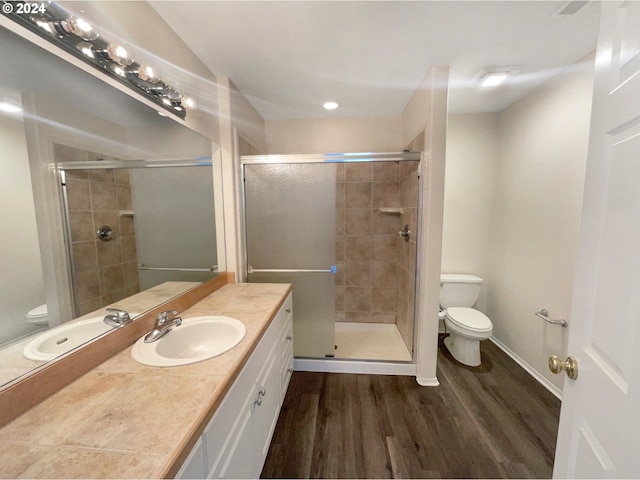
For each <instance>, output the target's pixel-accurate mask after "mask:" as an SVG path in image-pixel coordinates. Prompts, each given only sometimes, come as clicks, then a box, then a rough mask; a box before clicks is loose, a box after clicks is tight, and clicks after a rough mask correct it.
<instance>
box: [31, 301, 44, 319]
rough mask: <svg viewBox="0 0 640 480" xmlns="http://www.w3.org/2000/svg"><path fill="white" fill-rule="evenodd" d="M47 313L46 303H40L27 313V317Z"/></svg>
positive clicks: (38, 316)
mask: <svg viewBox="0 0 640 480" xmlns="http://www.w3.org/2000/svg"><path fill="white" fill-rule="evenodd" d="M48 314H49V312H48V310H47V304H46V303H45V304H43V305H40V306H38V307H36V308H34V309H32V310H29V313H27V318H43V317H46V316H47V315H48Z"/></svg>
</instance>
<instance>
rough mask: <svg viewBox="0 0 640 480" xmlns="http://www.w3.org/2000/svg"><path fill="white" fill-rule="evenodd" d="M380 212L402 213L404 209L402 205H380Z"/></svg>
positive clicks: (388, 213) (387, 213)
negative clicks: (388, 206) (387, 206)
mask: <svg viewBox="0 0 640 480" xmlns="http://www.w3.org/2000/svg"><path fill="white" fill-rule="evenodd" d="M379 210H380V213H384V214H386V215H402V214H403V213H404V209H403V208H402V207H392V208H383V207H380V209H379Z"/></svg>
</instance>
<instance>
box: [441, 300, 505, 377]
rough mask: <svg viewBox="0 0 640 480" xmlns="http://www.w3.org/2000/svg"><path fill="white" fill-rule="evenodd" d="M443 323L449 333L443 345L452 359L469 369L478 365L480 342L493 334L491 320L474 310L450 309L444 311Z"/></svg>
mask: <svg viewBox="0 0 640 480" xmlns="http://www.w3.org/2000/svg"><path fill="white" fill-rule="evenodd" d="M444 323H445V325H446V327H447V331H448V332H449V336H448V337H446V338H445V339H444V344H445V346H446V347H447V349H448V350H449V352H450V353H451V355H453V358H455V359H456V360H458V361H459V362H460V363H463V364H465V365H468V366H470V367H477V366H478V365H480V363H481V358H480V341H481V340H486V339H487V338H489V337H490V336H491V334H492V333H493V325H492V324H491V320H489V318H488V317H487V316H486V315H485V314H484V313H482V312H480V311H478V310H476V309H474V308H468V307H450V308H448V309H446V310H445V317H444Z"/></svg>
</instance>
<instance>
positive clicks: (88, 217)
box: [0, 27, 224, 388]
mask: <svg viewBox="0 0 640 480" xmlns="http://www.w3.org/2000/svg"><path fill="white" fill-rule="evenodd" d="M0 58H2V61H3V65H4V66H5V67H6V68H1V69H0V152H2V154H3V160H2V162H0V182H2V183H1V185H0V200H1V202H0V233H1V235H0V252H1V253H0V266H1V268H2V272H3V275H1V276H0V311H1V312H2V313H1V314H0V388H2V385H7V384H9V383H11V382H12V381H13V380H14V379H16V378H20V377H22V376H24V375H27V374H28V373H29V372H30V371H31V370H32V369H34V368H37V367H39V366H40V365H42V364H43V363H44V362H46V361H47V359H48V358H53V357H55V356H56V355H59V354H61V353H65V352H66V351H67V350H68V349H69V348H71V347H73V346H76V345H75V344H74V343H72V342H70V338H71V335H61V336H60V337H59V338H58V337H57V336H55V335H54V336H53V337H51V338H52V342H49V343H52V344H53V345H58V346H61V348H60V349H57V350H56V349H54V350H52V351H51V352H49V351H41V350H42V349H41V347H42V348H44V346H46V345H48V344H49V343H46V342H44V340H45V334H46V335H49V333H50V332H57V331H59V330H60V329H62V328H68V329H69V328H71V327H73V328H74V330H73V331H74V332H81V334H82V335H83V337H82V338H83V341H84V340H92V339H93V338H95V335H96V334H97V335H102V332H104V330H105V327H103V326H102V325H101V323H102V322H99V321H98V322H96V321H95V318H96V317H97V318H98V319H100V318H101V317H103V316H104V315H105V313H106V311H105V308H106V307H107V306H110V307H115V308H122V309H125V310H128V311H130V312H132V313H134V314H136V313H143V312H144V311H146V310H149V309H151V308H154V307H155V306H157V305H159V304H161V303H163V302H166V301H167V300H169V299H170V298H172V297H174V296H175V295H177V294H181V293H183V292H185V291H186V290H188V289H190V288H193V287H194V286H195V285H198V284H199V283H200V282H202V281H205V280H207V279H209V278H211V277H212V276H214V275H215V272H212V271H211V268H212V267H213V266H214V265H217V264H220V263H221V264H222V267H224V259H223V258H220V256H219V255H218V254H217V250H220V251H222V252H224V246H223V245H222V241H219V240H218V241H217V240H216V236H217V233H218V232H216V228H215V218H214V214H213V211H214V205H215V202H214V199H213V195H214V192H213V173H212V167H211V166H210V165H211V158H212V154H213V151H214V149H215V148H217V146H216V145H215V144H213V143H212V141H211V139H209V138H206V137H204V136H202V135H200V134H198V133H195V132H194V131H192V130H190V129H188V128H187V127H185V126H183V125H181V124H180V123H178V122H177V121H176V120H174V119H172V118H168V117H162V116H160V115H158V113H157V111H156V110H155V109H153V108H151V107H149V106H147V105H145V104H143V103H140V102H139V101H137V100H135V99H134V98H132V97H131V96H130V95H128V94H125V93H123V92H121V91H119V90H117V89H115V88H113V87H112V86H110V85H108V84H106V83H104V82H103V81H102V80H99V79H97V78H95V77H94V76H93V75H90V74H88V73H87V72H85V71H83V70H81V69H79V68H77V67H75V66H73V65H71V64H69V63H67V62H65V61H63V60H61V59H60V58H58V57H56V56H55V55H53V54H51V53H50V52H47V51H45V50H43V49H41V48H40V47H38V46H35V45H33V44H31V43H29V42H27V41H26V40H24V39H22V38H20V37H19V36H18V35H16V34H15V33H12V32H10V31H9V30H7V29H5V28H3V27H0ZM185 159H190V160H189V161H186V160H185ZM203 159H204V160H203ZM203 162H204V164H205V166H197V167H194V166H188V165H190V164H193V163H196V164H198V165H202V164H203ZM158 164H162V165H163V166H165V167H166V168H147V167H149V166H158ZM168 165H171V168H168V167H167V166H168ZM206 165H208V166H206ZM96 167H97V168H96ZM124 167H128V168H124ZM203 169H204V170H206V173H203ZM159 172H165V173H166V174H167V175H168V179H165V180H162V179H160V178H159V177H157V176H155V175H156V173H159ZM196 172H198V173H196ZM147 175H152V177H150V178H149V179H148V180H145V177H146V176H147ZM138 177H139V178H138ZM194 177H197V180H199V181H200V182H201V183H200V184H198V185H201V187H195V186H194V185H195V184H193V185H192V183H193V182H195V178H194ZM162 182H164V183H162ZM138 183H140V186H138ZM63 184H65V187H66V188H69V189H70V187H72V186H73V187H74V188H77V189H79V190H76V191H71V190H68V191H65V188H63ZM70 191H71V193H70ZM145 191H151V192H154V193H155V194H156V195H157V196H156V197H155V198H151V197H148V194H147V193H143V192H145ZM65 194H66V196H67V198H66V202H67V203H65ZM216 195H219V192H216ZM145 200H146V204H145V205H143V204H144V203H145ZM174 202H175V203H176V204H181V205H182V206H183V207H182V208H184V210H182V213H181V212H180V211H174V212H170V211H169V208H168V205H173V204H174ZM181 202H182V203H181ZM189 202H190V203H189ZM65 205H66V206H68V207H69V208H65ZM176 208H177V207H176ZM136 209H138V211H137V212H136ZM184 211H187V212H188V214H185V213H184ZM168 214H171V215H173V218H169V217H166V216H165V215H168ZM196 214H197V215H200V214H201V216H197V215H196ZM176 217H177V218H176ZM183 217H185V218H192V219H194V221H195V222H197V223H200V224H201V225H199V226H203V227H206V229H205V231H202V230H200V231H196V230H195V228H193V227H192V226H189V225H186V224H184V223H181V222H182V220H184V218H183ZM147 220H148V221H150V223H149V224H148V225H147V226H143V225H142V224H143V223H144V222H145V221H147ZM154 222H155V223H154ZM103 226H107V227H111V228H110V230H111V231H110V232H109V231H108V229H105V230H104V231H103V235H104V238H108V237H111V241H110V242H103V241H100V240H98V237H99V234H98V230H100V229H101V227H103ZM165 240H166V241H167V242H169V243H170V245H167V246H165V245H164V241H165ZM197 248H200V249H203V250H204V252H205V253H203V255H202V256H201V257H198V258H193V259H191V258H187V257H185V256H183V254H184V253H185V252H191V251H195V250H196V249H197ZM153 249H156V252H155V253H154V255H155V256H152V257H149V258H147V253H148V251H152V250H153ZM152 253H153V252H152ZM82 258H84V259H85V260H86V259H90V260H89V263H88V264H86V265H85V264H82V265H80V264H79V263H78V261H79V260H80V259H82ZM145 268H162V269H163V270H157V271H156V270H148V271H147V270H142V269H145ZM176 268H178V269H188V268H193V269H195V268H197V269H200V268H203V269H204V268H208V269H209V271H208V272H186V273H187V274H185V272H183V271H178V270H175V269H176ZM154 272H155V275H156V277H157V278H150V277H151V274H152V273H154ZM148 277H149V278H148ZM74 280H75V281H74ZM74 286H75V288H74ZM74 290H75V291H74ZM78 316H79V317H80V318H79V319H78V318H77V317H78ZM88 319H91V320H92V322H93V323H92V322H85V320H88ZM81 322H85V323H81ZM91 325H98V326H100V328H99V329H98V332H97V333H95V331H94V330H93V327H91ZM106 327H107V329H108V327H109V326H106ZM54 328H57V329H58V330H54ZM124 328H126V327H124ZM47 329H50V330H47ZM45 330H47V331H46V332H45ZM66 331H71V330H66ZM46 338H48V337H46ZM38 339H40V340H42V341H40V342H38ZM45 343H46V345H45ZM29 344H32V347H33V348H32V350H33V351H34V352H35V353H34V354H33V355H32V356H31V357H29V358H27V356H25V351H26V350H25V348H26V347H27V345H29ZM47 348H48V347H47ZM38 349H40V350H38ZM34 358H40V360H34Z"/></svg>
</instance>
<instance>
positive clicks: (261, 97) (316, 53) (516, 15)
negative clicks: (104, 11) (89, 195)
mask: <svg viewBox="0 0 640 480" xmlns="http://www.w3.org/2000/svg"><path fill="white" fill-rule="evenodd" d="M150 3H151V5H152V6H153V8H155V9H156V11H157V12H158V13H159V14H160V15H161V16H162V17H163V18H164V20H165V21H166V22H167V23H168V24H169V25H170V26H171V27H172V28H173V29H174V30H175V31H176V33H178V35H179V36H180V37H181V38H182V39H183V40H184V41H185V42H186V43H187V45H188V46H189V47H190V48H191V49H192V50H193V51H194V52H195V53H196V55H198V57H200V59H201V60H202V61H203V62H204V63H205V64H206V65H207V66H208V67H209V69H210V70H211V71H212V72H213V73H215V74H216V75H224V76H228V77H229V78H230V79H231V81H233V82H234V83H235V84H236V86H237V87H238V88H239V89H240V91H241V92H242V93H243V94H244V95H245V96H246V97H247V98H248V99H249V101H250V102H251V103H252V104H253V106H254V107H255V108H256V109H257V110H258V112H259V113H260V114H261V115H262V116H263V117H264V118H265V119H268V120H269V119H292V118H317V117H329V116H335V117H338V116H339V117H370V116H386V115H399V114H400V113H401V112H402V111H403V109H404V108H405V106H406V105H407V103H408V102H409V100H410V98H411V96H412V94H413V93H414V92H415V90H416V89H417V88H418V86H419V84H420V82H421V80H422V79H423V78H424V77H425V75H426V73H427V72H428V70H429V68H430V67H432V66H434V65H450V66H451V73H450V111H452V112H456V113H467V112H490V111H500V110H502V109H504V108H505V107H507V106H509V105H510V104H512V103H513V102H514V101H516V100H517V99H519V98H521V97H522V96H523V95H525V94H526V93H527V92H528V91H530V90H531V89H532V88H534V87H536V86H537V85H539V84H540V83H541V82H542V81H544V80H545V79H547V78H549V76H550V75H552V74H553V73H556V72H557V71H558V70H559V69H562V68H565V67H567V66H569V65H572V64H574V63H576V62H578V61H579V60H581V59H583V58H584V57H585V56H586V55H588V54H589V53H591V52H592V51H594V50H595V47H596V40H597V33H598V18H599V5H598V4H597V2H593V1H591V2H588V3H587V4H586V5H585V6H584V7H583V8H582V9H581V10H579V11H578V13H576V14H574V15H566V16H558V15H554V13H555V12H557V11H558V9H559V8H561V7H562V6H563V5H565V4H566V3H568V2H558V1H506V2H493V1H471V2H466V1H439V2H436V1H409V2H406V1H256V2H254V1H185V0H182V1H151V2H150ZM496 66H517V67H518V69H519V74H518V75H517V76H516V77H514V78H513V79H512V81H511V82H510V83H509V84H508V85H505V86H502V87H500V88H498V89H496V90H493V91H480V90H478V89H477V88H475V87H474V86H473V85H472V84H471V83H472V82H471V80H472V79H473V77H475V76H476V74H477V73H478V72H479V71H480V70H481V69H482V68H483V67H496ZM326 100H335V101H337V102H339V103H340V105H341V107H340V108H339V109H338V110H335V111H333V112H326V111H324V110H323V109H322V107H321V104H322V103H323V102H324V101H326Z"/></svg>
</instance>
